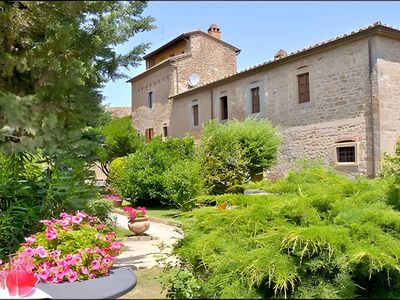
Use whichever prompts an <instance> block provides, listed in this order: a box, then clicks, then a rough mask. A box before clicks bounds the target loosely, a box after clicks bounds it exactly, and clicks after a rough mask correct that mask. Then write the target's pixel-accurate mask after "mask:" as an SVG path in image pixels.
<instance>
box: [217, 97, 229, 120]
mask: <svg viewBox="0 0 400 300" xmlns="http://www.w3.org/2000/svg"><path fill="white" fill-rule="evenodd" d="M219 101H220V119H221V120H226V119H228V96H223V97H221V98H219Z"/></svg>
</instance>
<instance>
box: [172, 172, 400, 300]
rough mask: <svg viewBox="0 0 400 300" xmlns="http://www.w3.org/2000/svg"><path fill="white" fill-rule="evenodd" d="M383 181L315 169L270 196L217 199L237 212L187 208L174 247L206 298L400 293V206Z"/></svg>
mask: <svg viewBox="0 0 400 300" xmlns="http://www.w3.org/2000/svg"><path fill="white" fill-rule="evenodd" d="M384 184H385V183H384V182H383V181H382V180H367V179H365V178H358V179H357V180H350V179H348V178H346V177H344V176H341V175H338V174H337V173H335V172H334V171H333V170H327V169H323V168H321V167H315V168H312V169H304V170H299V171H296V172H292V173H291V174H290V175H289V176H288V177H286V178H285V179H282V180H279V181H277V182H275V183H271V184H270V187H269V191H270V192H271V193H270V194H266V195H229V194H226V195H221V196H215V197H214V201H216V202H217V203H222V202H228V203H229V204H231V206H230V207H231V209H216V208H214V207H204V208H200V209H195V210H193V211H192V212H188V213H185V214H184V218H183V231H184V235H183V236H184V237H183V239H181V240H180V241H179V242H178V243H177V244H176V246H175V250H174V254H175V255H178V256H179V257H180V261H181V262H182V266H187V267H181V270H188V271H190V272H191V273H192V274H193V276H194V278H196V279H199V280H198V281H197V283H199V284H200V287H201V291H202V293H203V294H202V295H201V297H203V298H223V297H230V298H232V297H234V298H248V297H252V298H254V297H260V298H270V297H278V298H283V297H291V298H355V297H361V298H363V297H378V298H393V297H394V298H398V297H399V296H400V293H399V290H400V289H399V288H400V272H399V270H400V263H399V261H400V260H399V258H400V252H399V249H400V239H399V236H400V213H399V212H396V211H395V210H393V209H392V208H391V207H390V206H388V205H387V204H386V203H385V201H386V196H385V194H384V193H383V191H382V187H383V185H384ZM232 207H233V208H232ZM171 287H173V286H171Z"/></svg>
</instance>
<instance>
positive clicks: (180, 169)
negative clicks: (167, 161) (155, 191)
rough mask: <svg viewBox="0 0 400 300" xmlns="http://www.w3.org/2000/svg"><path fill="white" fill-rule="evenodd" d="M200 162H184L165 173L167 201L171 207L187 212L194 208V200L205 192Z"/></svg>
mask: <svg viewBox="0 0 400 300" xmlns="http://www.w3.org/2000/svg"><path fill="white" fill-rule="evenodd" d="M200 169H201V166H200V164H199V162H198V161H192V160H182V161H179V162H177V163H176V164H174V165H173V166H172V167H171V168H170V169H168V170H167V171H165V173H164V186H165V195H164V197H165V198H166V199H169V200H170V202H169V203H170V205H172V206H174V207H177V208H179V209H180V210H183V211H187V210H190V209H192V208H193V207H194V202H193V199H194V197H196V196H197V195H200V194H201V193H202V191H203V181H202V178H201V176H200Z"/></svg>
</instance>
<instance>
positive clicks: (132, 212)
mask: <svg viewBox="0 0 400 300" xmlns="http://www.w3.org/2000/svg"><path fill="white" fill-rule="evenodd" d="M134 218H136V210H132V211H131V212H130V213H129V219H134Z"/></svg>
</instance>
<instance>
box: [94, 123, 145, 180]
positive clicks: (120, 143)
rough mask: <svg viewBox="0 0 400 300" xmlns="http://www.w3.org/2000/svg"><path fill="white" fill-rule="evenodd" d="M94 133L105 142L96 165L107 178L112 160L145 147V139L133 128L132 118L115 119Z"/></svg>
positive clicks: (99, 151)
mask: <svg viewBox="0 0 400 300" xmlns="http://www.w3.org/2000/svg"><path fill="white" fill-rule="evenodd" d="M93 132H95V133H96V132H97V133H98V134H99V135H100V137H101V138H102V140H103V142H102V143H101V144H100V145H99V146H98V147H97V151H96V153H97V162H96V165H97V166H98V167H99V168H100V170H101V171H102V172H103V173H104V174H105V175H106V176H108V173H109V167H108V166H109V164H110V162H111V161H112V160H114V159H115V158H117V157H123V156H126V155H128V154H131V153H135V152H136V150H138V149H141V148H142V147H143V146H144V141H143V137H142V136H141V135H140V134H139V133H138V132H137V130H136V129H134V128H133V127H132V124H131V119H130V117H123V118H114V119H112V120H111V121H109V122H108V123H106V124H105V125H103V126H101V127H99V128H96V129H94V131H93Z"/></svg>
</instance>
